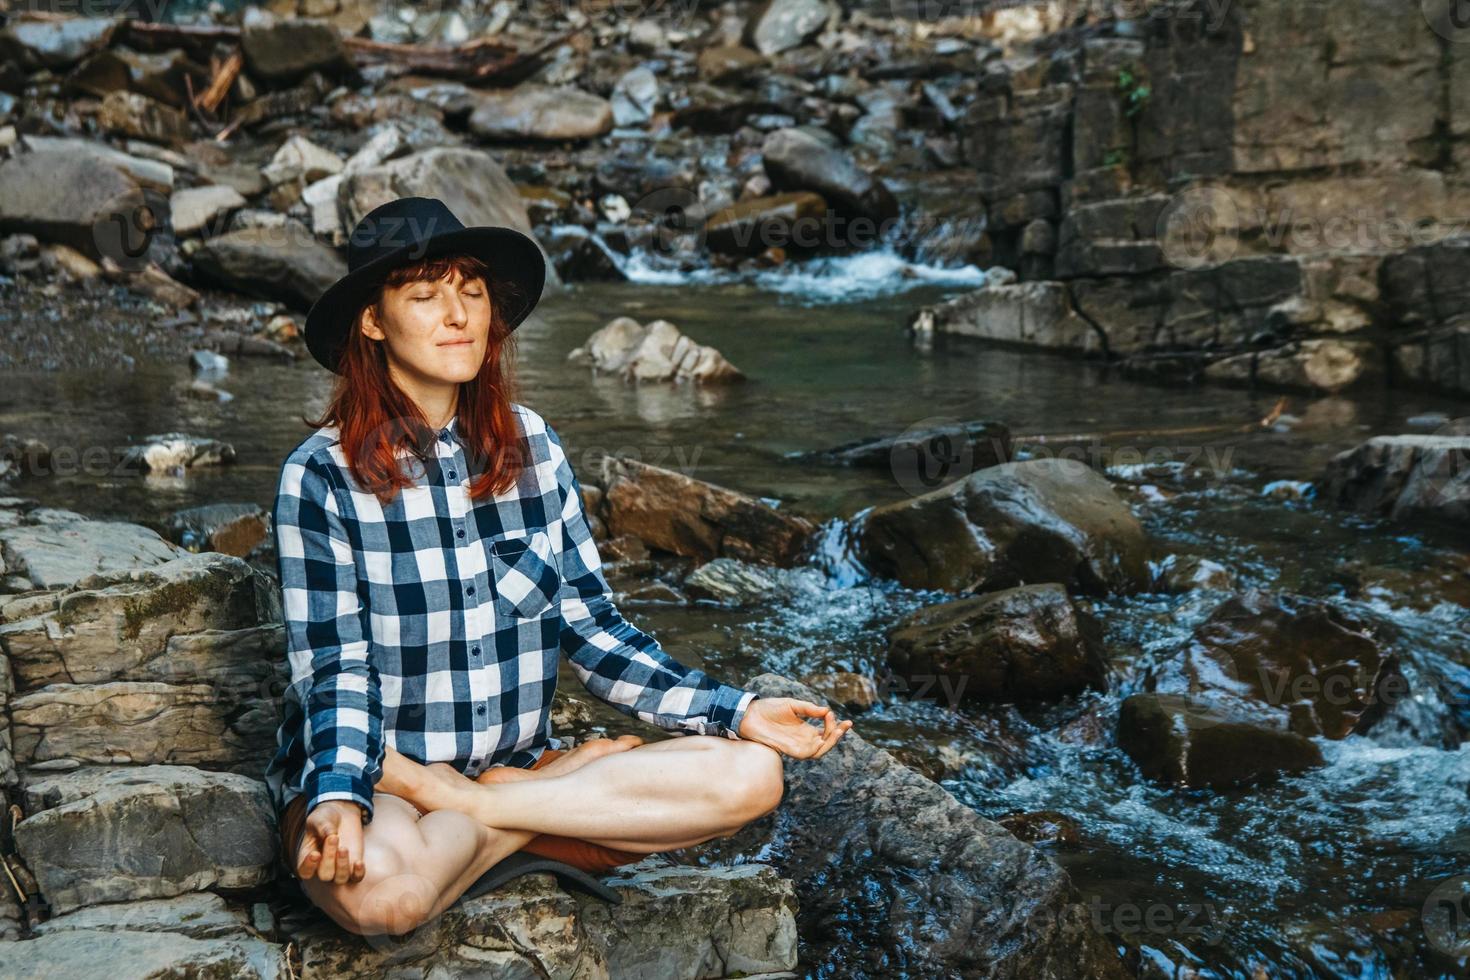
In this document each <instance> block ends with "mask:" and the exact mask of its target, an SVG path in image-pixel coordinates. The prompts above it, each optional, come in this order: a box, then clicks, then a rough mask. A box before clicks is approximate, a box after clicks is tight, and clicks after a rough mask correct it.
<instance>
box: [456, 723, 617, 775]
mask: <svg viewBox="0 0 1470 980" xmlns="http://www.w3.org/2000/svg"><path fill="white" fill-rule="evenodd" d="M642 744H643V739H642V737H641V736H638V735H619V736H618V737H617V738H594V739H592V740H590V741H587V742H583V743H582V744H581V745H575V746H573V747H572V748H571V749H569V750H567V753H566V754H565V755H562V756H558V757H557V758H555V759H553V760H552V761H551V762H548V763H547V764H546V765H544V766H542V767H541V768H540V769H535V770H532V769H522V768H520V767H519V766H491V767H490V768H489V769H486V770H485V771H484V772H482V773H480V775H478V776H476V777H475V782H477V783H480V784H482V785H483V784H488V783H509V782H515V781H516V780H519V779H544V778H546V777H549V776H565V775H566V774H567V773H569V772H573V771H575V770H577V769H580V768H582V767H583V766H585V765H586V764H587V763H589V762H591V761H593V760H594V759H601V758H602V757H603V756H607V755H612V754H614V753H616V752H626V751H628V750H629V749H631V748H634V747H636V746H639V745H642Z"/></svg>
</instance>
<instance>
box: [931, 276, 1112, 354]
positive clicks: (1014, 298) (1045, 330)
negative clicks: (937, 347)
mask: <svg viewBox="0 0 1470 980" xmlns="http://www.w3.org/2000/svg"><path fill="white" fill-rule="evenodd" d="M909 328H910V329H911V330H913V331H914V332H915V333H918V334H921V335H924V334H933V333H945V334H957V335H959V336H962V337H979V338H981V339H984V340H1000V341H1005V342H1007V343H1013V344H1024V345H1026V346H1028V347H1049V348H1055V349H1059V350H1070V351H1076V352H1078V353H1097V352H1100V351H1102V350H1103V349H1104V339H1103V337H1102V336H1101V335H1100V334H1099V333H1098V331H1096V330H1094V329H1093V327H1092V325H1091V324H1090V323H1088V322H1087V321H1086V320H1085V319H1083V318H1082V317H1081V316H1079V315H1078V314H1077V312H1076V311H1075V310H1074V309H1073V308H1072V304H1071V302H1070V300H1069V298H1068V293H1067V287H1066V286H1065V285H1063V284H1062V283H1058V282H1024V283H1016V284H997V285H987V286H985V287H983V288H981V289H977V290H974V291H973V292H968V293H961V294H960V295H959V296H956V297H954V298H953V299H949V300H945V301H943V302H940V303H936V304H934V305H932V306H926V307H921V308H920V309H919V311H918V312H917V313H915V314H914V316H913V318H912V319H911V321H910V324H909Z"/></svg>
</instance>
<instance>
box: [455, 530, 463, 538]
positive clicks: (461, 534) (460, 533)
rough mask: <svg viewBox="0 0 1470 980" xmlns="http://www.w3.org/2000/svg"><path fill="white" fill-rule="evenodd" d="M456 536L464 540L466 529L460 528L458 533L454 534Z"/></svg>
mask: <svg viewBox="0 0 1470 980" xmlns="http://www.w3.org/2000/svg"><path fill="white" fill-rule="evenodd" d="M454 536H455V537H456V538H462V537H464V528H460V529H459V530H458V531H455V532H454Z"/></svg>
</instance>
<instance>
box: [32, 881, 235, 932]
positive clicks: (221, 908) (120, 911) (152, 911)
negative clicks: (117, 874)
mask: <svg viewBox="0 0 1470 980" xmlns="http://www.w3.org/2000/svg"><path fill="white" fill-rule="evenodd" d="M75 929H87V930H93V931H99V932H120V931H121V932H169V933H177V934H178V935H181V936H188V937H189V938H191V939H221V938H225V937H229V936H249V935H250V922H249V920H248V919H247V918H246V916H245V914H244V913H243V912H241V911H240V910H238V909H232V908H230V907H229V906H227V905H226V904H225V900H224V899H222V898H220V897H219V896H218V895H216V894H214V893H212V892H189V893H187V894H184V895H179V896H177V897H175V898H150V899H144V900H143V901H141V902H112V903H109V904H107V905H94V906H92V907H90V908H83V909H78V910H77V911H75V912H69V913H67V914H66V915H58V916H54V917H52V918H50V919H47V920H46V921H45V922H42V923H40V924H38V925H37V926H36V929H35V931H36V933H37V934H38V935H42V936H44V935H47V934H48V933H53V932H67V931H71V930H75Z"/></svg>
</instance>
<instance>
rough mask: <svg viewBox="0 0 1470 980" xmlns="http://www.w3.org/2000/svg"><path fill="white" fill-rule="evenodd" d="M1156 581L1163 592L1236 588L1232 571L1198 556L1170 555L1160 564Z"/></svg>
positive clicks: (1156, 572) (1155, 572)
mask: <svg viewBox="0 0 1470 980" xmlns="http://www.w3.org/2000/svg"><path fill="white" fill-rule="evenodd" d="M1154 579H1155V581H1156V583H1157V587H1158V589H1159V590H1160V591H1161V592H1193V591H1194V590H1195V589H1213V590H1218V591H1228V590H1229V589H1232V588H1234V586H1235V576H1234V575H1232V574H1231V572H1230V569H1228V568H1226V567H1225V566H1224V565H1221V564H1220V563H1219V562H1214V561H1211V560H1210V559H1208V558H1201V557H1199V556H1198V555H1169V556H1168V557H1166V558H1165V559H1164V560H1163V561H1161V562H1159V563H1158V566H1157V567H1156V568H1155V570H1154Z"/></svg>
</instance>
